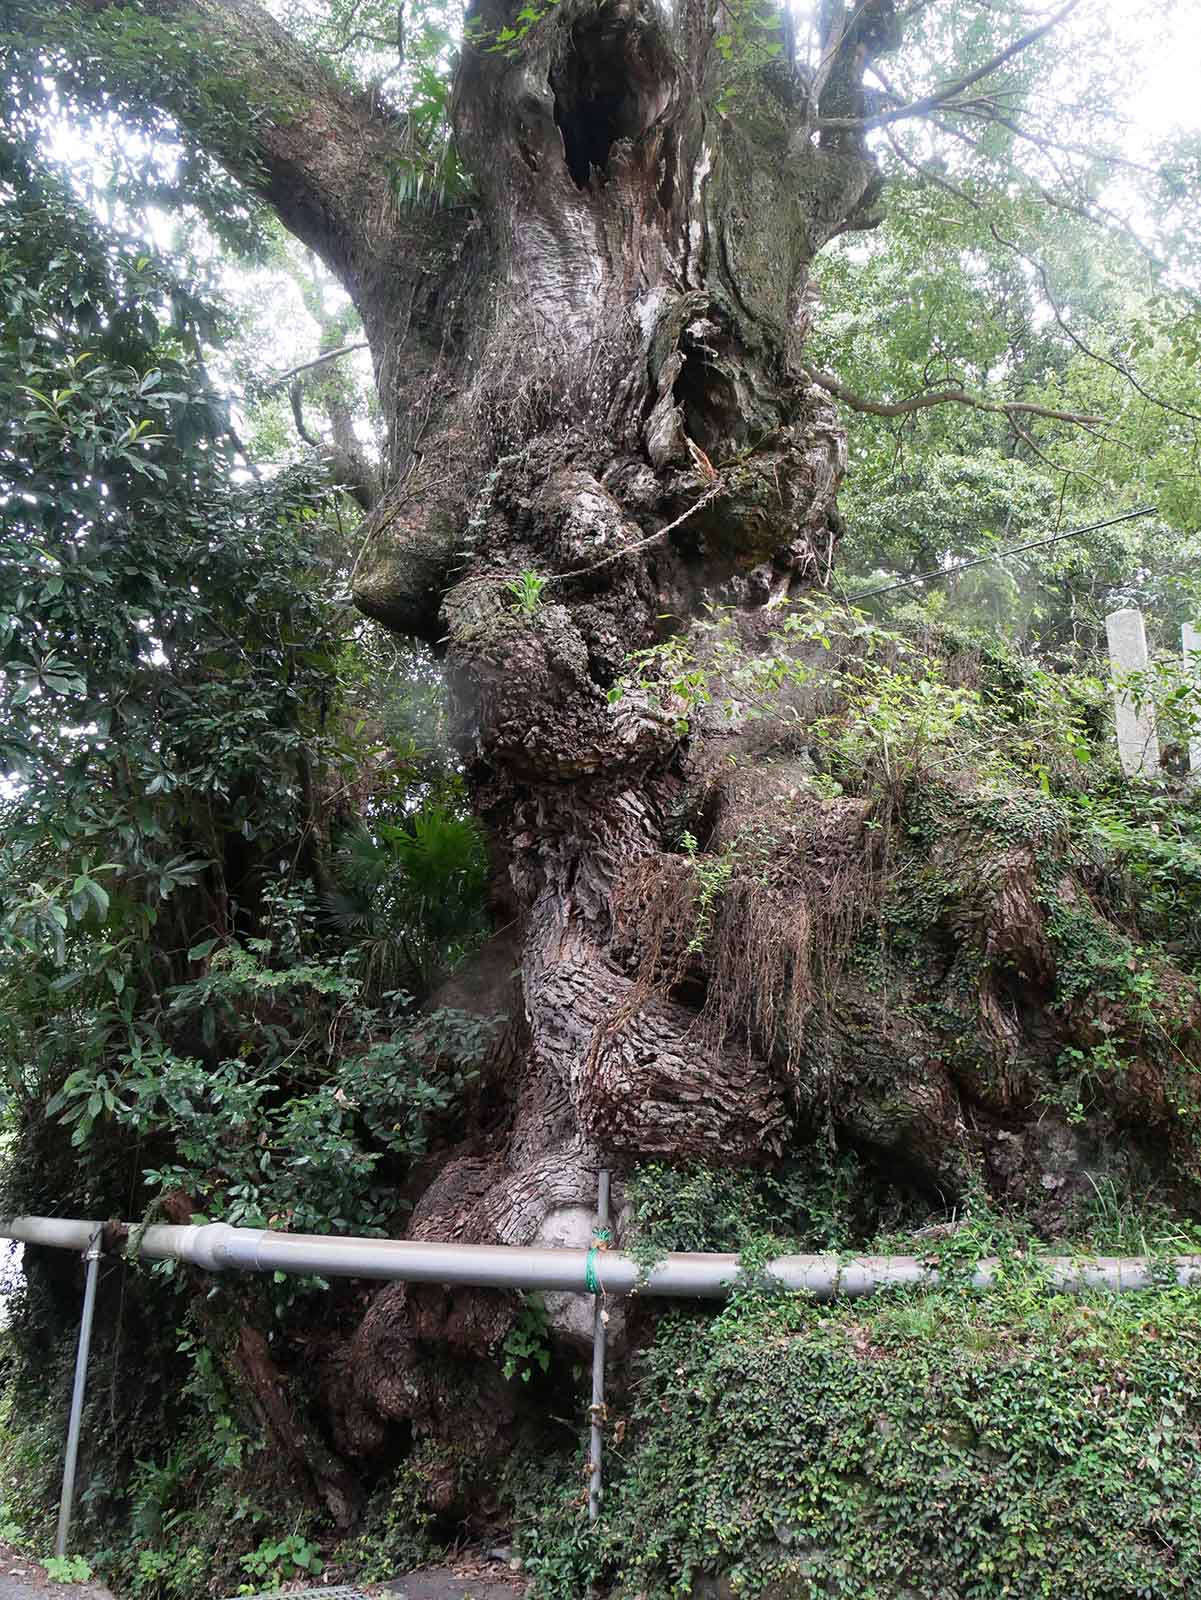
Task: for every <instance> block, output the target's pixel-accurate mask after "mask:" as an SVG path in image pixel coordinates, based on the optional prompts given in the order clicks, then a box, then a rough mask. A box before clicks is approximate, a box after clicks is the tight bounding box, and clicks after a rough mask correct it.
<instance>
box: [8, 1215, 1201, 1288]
mask: <svg viewBox="0 0 1201 1600" xmlns="http://www.w3.org/2000/svg"><path fill="white" fill-rule="evenodd" d="M95 1227H96V1224H95V1223H94V1222H85V1221H75V1220H70V1219H66V1218H62V1217H8V1218H3V1217H0V1239H19V1240H22V1241H23V1242H24V1243H26V1244H33V1245H39V1244H40V1245H50V1246H53V1247H55V1248H59V1249H67V1250H86V1249H87V1246H88V1241H89V1240H90V1238H91V1236H92V1233H93V1231H94V1229H95ZM124 1248H125V1249H126V1250H129V1251H132V1252H136V1253H137V1254H138V1255H141V1256H145V1257H146V1258H147V1259H149V1260H152V1261H162V1260H177V1261H187V1262H191V1263H192V1264H193V1265H194V1266H198V1267H204V1268H206V1269H207V1270H208V1271H210V1272H221V1271H223V1270H224V1269H226V1268H232V1269H234V1270H237V1271H242V1272H298V1273H317V1274H319V1275H320V1276H322V1277H335V1278H377V1279H385V1280H389V1281H393V1282H405V1283H461V1284H467V1285H472V1286H474V1287H477V1288H492V1289H525V1290H550V1291H558V1292H566V1293H568V1294H573V1293H574V1294H592V1293H594V1292H595V1291H594V1289H593V1286H592V1284H591V1283H590V1281H589V1278H590V1274H593V1273H594V1274H595V1277H596V1280H597V1288H598V1289H599V1290H600V1291H601V1292H603V1293H605V1294H611V1295H622V1294H631V1293H633V1292H635V1291H637V1292H638V1293H639V1294H642V1295H652V1296H656V1297H660V1298H669V1299H670V1298H680V1299H701V1300H721V1299H724V1298H726V1296H728V1294H729V1293H730V1290H731V1289H732V1288H733V1287H734V1285H735V1284H736V1282H737V1280H738V1277H739V1274H740V1271H741V1264H740V1260H739V1257H738V1256H736V1255H723V1254H708V1253H705V1254H701V1253H695V1254H685V1253H676V1254H671V1255H666V1256H664V1257H663V1258H662V1259H661V1260H660V1261H658V1262H656V1263H655V1264H654V1265H653V1266H652V1267H651V1268H650V1269H649V1271H645V1270H644V1268H643V1267H642V1266H641V1265H640V1264H639V1262H638V1261H636V1260H635V1259H634V1257H633V1256H631V1255H629V1254H627V1253H626V1252H624V1251H621V1250H601V1251H593V1250H571V1249H565V1248H554V1249H551V1248H547V1247H544V1246H536V1245H534V1246H528V1247H526V1246H520V1245H489V1244H438V1243H433V1242H430V1241H425V1240H413V1239H347V1238H338V1237H335V1236H334V1235H328V1234H313V1233H275V1232H273V1231H272V1230H271V1229H269V1228H231V1227H230V1226H229V1225H228V1224H227V1223H224V1222H207V1223H201V1224H193V1225H185V1226H176V1225H174V1224H165V1223H156V1224H152V1225H151V1226H149V1227H147V1228H138V1227H136V1226H134V1225H129V1227H128V1238H127V1242H126V1244H125V1246H124ZM1041 1260H1042V1265H1043V1267H1044V1268H1045V1269H1046V1273H1047V1286H1048V1288H1050V1289H1054V1290H1061V1291H1063V1292H1065V1293H1078V1292H1080V1291H1082V1290H1086V1289H1107V1290H1111V1291H1113V1292H1115V1293H1119V1294H1120V1293H1125V1292H1128V1291H1131V1290H1139V1289H1149V1288H1152V1287H1154V1285H1155V1284H1156V1283H1157V1282H1159V1281H1161V1279H1162V1274H1163V1272H1164V1271H1165V1270H1171V1271H1172V1273H1173V1274H1174V1276H1175V1280H1176V1282H1177V1283H1179V1284H1181V1285H1182V1286H1185V1287H1188V1286H1190V1285H1193V1286H1201V1255H1181V1256H1175V1257H1172V1258H1169V1259H1168V1260H1166V1261H1156V1260H1153V1259H1150V1258H1148V1257H1146V1256H1097V1257H1085V1258H1076V1257H1073V1256H1043V1257H1042V1258H1041ZM1000 1270H1001V1265H1000V1263H999V1262H997V1261H995V1260H985V1261H980V1262H978V1263H977V1264H976V1269H975V1272H974V1274H973V1277H972V1282H973V1285H974V1287H975V1288H977V1289H988V1288H990V1287H991V1286H992V1285H993V1284H994V1283H995V1281H996V1279H997V1275H998V1272H999V1271H1000ZM764 1272H765V1273H766V1275H767V1276H768V1277H771V1278H775V1279H776V1280H777V1281H778V1282H779V1284H780V1285H781V1287H783V1288H785V1289H794V1290H797V1291H798V1292H800V1293H803V1294H808V1295H811V1296H812V1297H813V1298H814V1299H817V1300H832V1299H834V1298H836V1297H839V1298H841V1297H844V1296H845V1297H850V1298H855V1297H858V1296H860V1295H866V1294H873V1293H875V1292H876V1291H877V1290H879V1289H885V1288H892V1287H897V1286H902V1285H905V1286H913V1287H924V1288H936V1287H937V1286H938V1283H939V1281H940V1275H939V1272H938V1269H937V1268H936V1267H932V1266H930V1264H929V1259H928V1258H927V1257H921V1256H870V1255H862V1256H853V1257H842V1256H837V1255H794V1256H777V1257H776V1258H775V1260H773V1261H769V1262H768V1263H767V1264H766V1266H765V1267H764Z"/></svg>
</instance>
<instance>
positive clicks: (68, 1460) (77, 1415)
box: [54, 1223, 103, 1556]
mask: <svg viewBox="0 0 1201 1600" xmlns="http://www.w3.org/2000/svg"><path fill="white" fill-rule="evenodd" d="M102 1232H103V1229H102V1226H101V1224H100V1223H97V1224H96V1229H95V1232H94V1233H93V1234H92V1237H91V1239H90V1240H89V1242H88V1249H87V1254H86V1256H85V1257H84V1260H85V1261H86V1262H87V1264H88V1275H87V1279H86V1281H85V1283H84V1287H83V1312H82V1314H81V1316H80V1319H79V1347H78V1349H77V1350H76V1352H75V1386H74V1388H73V1389H72V1390H71V1419H70V1421H69V1422H68V1423H67V1453H66V1455H65V1457H64V1458H63V1492H62V1496H61V1498H60V1499H59V1502H58V1531H57V1533H56V1534H55V1535H54V1553H55V1555H56V1556H65V1555H66V1553H67V1540H68V1538H69V1537H70V1533H71V1510H72V1507H73V1505H74V1502H75V1468H76V1464H77V1462H78V1460H79V1429H80V1425H81V1423H82V1420H83V1399H84V1395H85V1393H86V1392H87V1387H88V1351H89V1350H90V1349H91V1345H92V1316H93V1313H94V1312H95V1310H96V1280H97V1278H98V1277H99V1276H100V1236H101V1233H102Z"/></svg>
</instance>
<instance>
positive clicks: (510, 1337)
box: [500, 1294, 550, 1383]
mask: <svg viewBox="0 0 1201 1600" xmlns="http://www.w3.org/2000/svg"><path fill="white" fill-rule="evenodd" d="M549 1331H550V1324H549V1322H548V1320H547V1316H546V1307H545V1305H544V1304H543V1302H542V1298H541V1296H540V1295H536V1294H524V1295H522V1297H521V1309H520V1310H519V1311H518V1313H517V1320H516V1321H515V1322H514V1323H513V1326H512V1327H511V1328H510V1329H509V1331H508V1333H506V1334H505V1337H504V1342H503V1343H502V1345H501V1353H502V1355H503V1356H504V1360H503V1361H502V1362H501V1369H500V1370H501V1372H502V1373H503V1374H504V1376H505V1377H506V1378H507V1379H509V1380H510V1381H511V1380H512V1379H514V1378H520V1379H521V1381H522V1383H528V1382H529V1381H530V1379H531V1378H532V1377H533V1376H534V1372H535V1369H537V1370H538V1371H539V1372H546V1371H547V1370H548V1368H549V1367H550V1342H549V1337H548V1335H549Z"/></svg>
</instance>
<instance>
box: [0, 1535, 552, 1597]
mask: <svg viewBox="0 0 1201 1600" xmlns="http://www.w3.org/2000/svg"><path fill="white" fill-rule="evenodd" d="M323 1593H324V1595H325V1596H327V1597H328V1600H342V1597H343V1596H349V1595H351V1594H354V1595H356V1596H358V1595H361V1596H362V1597H363V1600H521V1597H522V1595H523V1594H524V1593H525V1583H524V1581H523V1580H522V1579H521V1578H520V1577H519V1576H518V1574H516V1573H511V1574H505V1569H504V1567H503V1565H501V1564H500V1563H498V1562H491V1561H489V1562H485V1561H480V1562H478V1563H477V1562H474V1561H472V1560H471V1559H470V1558H468V1559H466V1560H464V1561H461V1562H459V1563H458V1564H457V1565H456V1566H454V1567H430V1568H427V1569H426V1570H424V1571H422V1572H413V1573H410V1574H409V1575H408V1576H407V1577H404V1578H394V1579H393V1580H392V1581H391V1582H390V1583H384V1584H380V1585H378V1586H377V1587H376V1588H375V1589H374V1590H360V1589H354V1590H351V1589H349V1588H341V1589H335V1588H330V1589H326V1590H324V1591H322V1590H321V1589H304V1590H301V1591H299V1592H298V1593H293V1594H292V1595H291V1596H288V1595H285V1596H284V1600H306V1597H308V1596H314V1597H316V1596H320V1595H322V1594H323ZM0 1600H113V1596H112V1595H111V1594H110V1593H109V1592H108V1590H107V1589H106V1588H105V1587H104V1586H103V1584H99V1583H73V1584H62V1583H51V1582H50V1580H49V1578H47V1576H46V1574H45V1572H44V1571H43V1570H42V1568H41V1567H40V1566H39V1564H38V1563H37V1562H36V1561H34V1560H33V1559H32V1558H31V1557H29V1556H25V1555H22V1554H21V1553H20V1551H18V1550H14V1549H13V1548H12V1547H11V1546H10V1545H6V1544H0ZM252 1600H253V1597H252ZM271 1600H276V1597H274V1596H272V1597H271Z"/></svg>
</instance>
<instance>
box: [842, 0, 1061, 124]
mask: <svg viewBox="0 0 1201 1600" xmlns="http://www.w3.org/2000/svg"><path fill="white" fill-rule="evenodd" d="M1080 3H1081V0H1068V3H1067V5H1065V6H1061V7H1060V9H1059V10H1058V11H1057V12H1056V13H1055V15H1054V16H1052V17H1050V18H1048V20H1047V21H1046V22H1043V23H1040V24H1039V25H1038V27H1036V28H1031V29H1029V30H1028V31H1027V32H1026V33H1024V34H1022V35H1021V37H1020V38H1018V39H1015V40H1014V41H1013V43H1012V44H1009V45H1007V46H1006V47H1005V49H1004V50H1000V51H998V52H997V54H996V55H995V56H993V57H992V59H991V60H989V61H986V62H985V63H984V65H983V66H980V67H977V68H975V70H974V71H972V72H969V73H966V74H965V75H964V76H963V77H962V78H957V79H956V80H955V82H954V83H948V84H944V85H943V86H942V87H941V88H939V89H933V90H931V92H930V93H929V94H927V95H923V96H922V97H921V98H920V99H918V100H913V101H910V103H909V104H908V105H905V106H897V107H895V108H894V109H893V110H891V111H878V112H877V113H876V114H875V115H874V116H870V117H823V118H821V119H820V120H819V122H818V123H817V129H818V132H819V133H825V132H862V133H866V132H867V131H868V130H869V129H871V128H886V127H887V126H888V125H889V124H890V123H893V122H902V121H906V120H908V119H910V118H912V117H924V116H927V115H928V114H929V113H930V112H931V111H937V110H938V109H940V108H942V109H944V110H946V109H950V108H951V107H952V103H953V102H955V101H956V100H958V98H959V96H960V95H962V94H963V92H964V90H965V89H970V88H971V87H972V85H973V84H977V83H980V82H981V81H982V80H983V79H985V78H989V77H991V76H992V74H993V73H994V72H999V71H1000V69H1001V68H1002V67H1004V66H1006V65H1007V64H1008V63H1009V62H1010V61H1012V60H1014V58H1015V57H1017V56H1019V55H1021V54H1022V53H1023V52H1024V51H1026V50H1028V49H1029V48H1030V46H1031V45H1033V44H1037V43H1038V41H1039V40H1040V39H1042V38H1044V37H1045V35H1047V34H1048V33H1050V32H1051V30H1052V29H1053V28H1056V27H1058V26H1059V24H1060V23H1061V22H1063V21H1064V20H1065V19H1066V18H1067V17H1068V16H1070V14H1071V13H1072V12H1073V11H1075V10H1076V8H1077V6H1079V5H1080Z"/></svg>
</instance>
